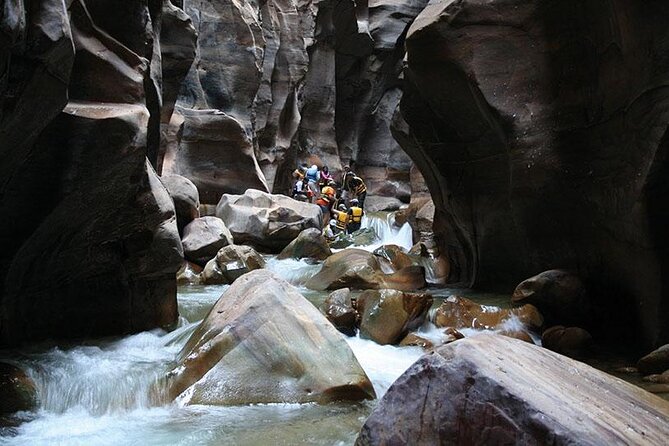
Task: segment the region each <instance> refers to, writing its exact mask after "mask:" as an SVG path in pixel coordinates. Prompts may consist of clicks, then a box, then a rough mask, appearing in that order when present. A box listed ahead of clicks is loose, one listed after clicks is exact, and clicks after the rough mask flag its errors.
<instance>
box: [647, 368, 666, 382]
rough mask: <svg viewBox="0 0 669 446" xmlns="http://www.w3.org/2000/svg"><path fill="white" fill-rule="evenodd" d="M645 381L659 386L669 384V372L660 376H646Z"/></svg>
mask: <svg viewBox="0 0 669 446" xmlns="http://www.w3.org/2000/svg"><path fill="white" fill-rule="evenodd" d="M643 380H644V381H648V382H651V383H657V384H669V370H666V371H664V372H663V373H660V374H655V375H648V376H644V377H643Z"/></svg>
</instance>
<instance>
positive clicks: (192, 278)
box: [177, 260, 202, 285]
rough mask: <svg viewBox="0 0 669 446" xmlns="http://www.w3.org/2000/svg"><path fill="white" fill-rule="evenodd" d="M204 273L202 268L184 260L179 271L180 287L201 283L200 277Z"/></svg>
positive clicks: (178, 282)
mask: <svg viewBox="0 0 669 446" xmlns="http://www.w3.org/2000/svg"><path fill="white" fill-rule="evenodd" d="M201 272H202V267H201V266H200V265H196V264H195V263H192V262H188V261H186V260H184V262H183V263H182V264H181V268H179V271H177V284H178V285H187V284H188V285H196V284H198V283H200V278H199V275H200V273H201Z"/></svg>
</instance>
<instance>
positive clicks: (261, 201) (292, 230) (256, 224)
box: [216, 189, 322, 252]
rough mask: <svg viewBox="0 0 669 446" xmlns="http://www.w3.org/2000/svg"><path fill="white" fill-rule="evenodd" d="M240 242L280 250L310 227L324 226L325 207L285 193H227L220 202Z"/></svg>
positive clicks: (221, 213)
mask: <svg viewBox="0 0 669 446" xmlns="http://www.w3.org/2000/svg"><path fill="white" fill-rule="evenodd" d="M216 216H218V217H220V218H221V219H223V221H224V222H225V224H226V226H227V227H228V228H229V229H230V232H231V233H232V236H233V238H234V240H235V243H236V244H239V245H242V244H249V245H251V246H254V247H256V248H257V249H260V250H267V251H270V252H279V251H281V250H282V249H284V248H285V247H286V246H288V245H289V244H290V242H292V241H293V240H294V239H295V238H297V236H298V235H299V234H300V232H302V231H303V230H305V229H308V228H317V229H320V228H321V221H322V213H321V209H320V208H319V207H318V206H316V205H315V204H309V203H302V202H300V201H297V200H293V199H292V198H290V197H286V196H284V195H272V194H268V193H266V192H261V191H259V190H255V189H248V190H247V191H246V192H245V193H244V195H228V194H225V195H223V196H222V197H221V200H220V201H219V203H218V206H216Z"/></svg>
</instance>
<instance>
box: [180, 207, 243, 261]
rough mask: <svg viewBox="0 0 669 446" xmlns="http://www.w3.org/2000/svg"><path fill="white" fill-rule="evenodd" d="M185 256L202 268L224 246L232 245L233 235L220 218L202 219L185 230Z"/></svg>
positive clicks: (196, 220) (197, 219)
mask: <svg viewBox="0 0 669 446" xmlns="http://www.w3.org/2000/svg"><path fill="white" fill-rule="evenodd" d="M181 242H182V243H183V247H184V255H185V256H186V258H187V259H188V260H190V261H191V262H193V263H196V264H198V265H200V266H203V265H206V264H207V262H208V261H209V260H211V259H213V258H214V257H215V256H216V253H218V250H219V249H221V248H223V247H224V246H227V245H230V244H232V235H231V234H230V230H229V229H228V228H227V227H226V226H225V223H223V220H221V219H220V218H218V217H200V218H196V219H195V220H193V221H192V222H190V223H189V224H188V225H187V226H186V227H185V228H184V235H183V239H182V240H181Z"/></svg>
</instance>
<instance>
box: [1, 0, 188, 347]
mask: <svg viewBox="0 0 669 446" xmlns="http://www.w3.org/2000/svg"><path fill="white" fill-rule="evenodd" d="M165 3H169V2H165V1H152V2H146V1H138V0H129V1H125V2H123V3H122V5H121V4H119V3H118V2H115V1H111V0H96V1H86V0H73V1H68V2H47V1H43V0H30V1H22V2H14V1H12V2H9V3H7V5H5V6H6V8H5V9H4V13H3V17H2V19H0V21H2V29H3V33H2V38H1V39H2V45H0V46H1V47H2V49H0V65H1V66H2V67H3V68H2V71H3V81H2V82H1V83H0V110H1V112H0V156H1V157H2V159H3V162H2V163H1V164H2V166H1V167H0V174H1V175H0V177H1V178H2V180H0V234H2V235H0V239H1V240H0V245H1V246H2V247H3V249H2V252H1V253H0V271H2V272H0V301H1V302H0V313H1V314H0V321H1V322H0V343H8V344H16V343H19V342H23V341H30V340H37V339H43V338H48V337H56V338H68V337H69V338H72V337H76V338H81V337H87V336H104V335H111V334H121V333H128V332H133V331H141V330H146V329H151V328H155V327H165V328H167V327H169V326H170V325H172V324H173V323H175V322H176V318H177V309H176V286H175V285H176V284H175V273H176V271H177V270H178V269H179V266H180V265H181V260H180V259H179V257H182V248H181V243H180V240H179V236H178V233H177V226H176V220H175V217H174V205H173V204H172V200H170V198H169V195H168V194H167V191H166V190H165V188H164V187H163V185H162V184H161V183H160V181H159V179H158V177H157V176H156V174H155V172H154V169H153V167H152V165H151V164H150V163H149V162H147V157H148V160H149V161H151V162H155V161H156V157H157V151H158V145H159V139H160V115H161V104H162V106H166V107H169V106H170V102H169V98H162V97H161V77H162V75H163V73H162V67H161V59H162V54H161V45H160V43H161V40H162V37H163V36H164V37H165V39H166V40H165V41H166V42H167V41H169V38H168V37H169V36H168V34H169V33H170V32H172V31H174V32H176V33H177V34H178V33H179V32H183V33H188V32H191V35H192V27H190V28H189V26H190V25H189V23H190V22H189V20H187V19H184V20H183V21H181V22H179V21H173V22H171V23H162V17H163V9H169V10H170V11H171V12H172V13H175V12H176V11H177V10H178V9H177V8H174V7H173V6H166V7H165V8H163V5H165ZM175 27H180V29H179V30H177V29H175ZM176 53H179V52H178V51H175V52H173V53H172V54H176ZM180 54H181V55H182V56H183V55H184V53H183V52H181V53H180ZM10 55H11V57H10ZM165 60H166V61H167V60H171V59H170V56H169V55H168V54H166V57H165ZM182 61H183V59H182ZM183 63H187V61H184V62H183ZM167 77H168V78H169V79H171V80H172V81H175V82H177V83H180V82H181V80H180V79H177V77H178V73H176V72H172V73H171V74H169V75H168V76H167ZM35 203H39V205H37V206H36V205H35Z"/></svg>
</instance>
